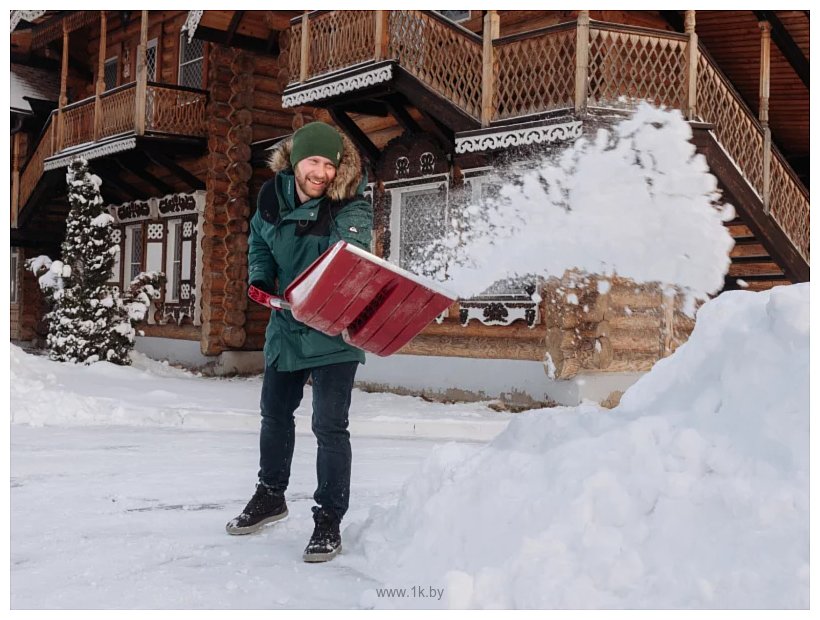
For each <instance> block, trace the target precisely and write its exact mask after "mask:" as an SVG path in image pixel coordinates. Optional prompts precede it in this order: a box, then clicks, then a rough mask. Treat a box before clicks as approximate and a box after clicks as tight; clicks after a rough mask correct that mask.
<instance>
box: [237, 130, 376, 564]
mask: <svg viewBox="0 0 820 620" xmlns="http://www.w3.org/2000/svg"><path fill="white" fill-rule="evenodd" d="M270 168H271V170H273V171H274V172H275V173H276V176H274V178H273V179H270V180H269V181H267V182H266V183H265V184H264V185H263V186H262V189H261V190H260V193H259V198H258V200H257V211H256V213H255V214H254V216H253V218H252V220H251V231H250V238H249V245H250V247H249V250H248V280H249V282H250V283H251V284H252V285H254V286H256V287H257V288H260V289H262V290H265V291H267V292H270V293H275V294H279V295H281V294H282V293H283V292H284V291H285V289H286V288H287V287H288V285H289V284H290V283H291V282H292V281H293V280H294V279H295V278H296V276H298V275H299V274H300V273H301V272H302V271H304V270H305V268H307V267H308V266H309V265H310V264H311V263H312V262H313V261H314V260H315V259H316V258H318V257H319V256H320V255H321V254H322V253H323V252H324V251H325V250H326V249H327V248H328V247H330V246H331V245H333V244H334V243H336V242H337V241H339V240H340V239H343V240H345V241H347V242H348V243H352V244H355V245H357V246H359V247H361V248H363V249H365V250H369V248H370V235H371V230H372V226H373V209H372V207H371V206H370V204H369V203H368V202H367V201H365V200H364V198H363V196H362V192H363V190H364V188H365V184H366V177H365V175H364V174H363V172H362V166H361V160H360V158H359V155H358V153H357V152H356V149H355V148H354V147H353V145H352V144H351V142H350V141H349V140H348V139H346V138H343V137H342V136H341V135H340V134H339V132H337V131H336V130H335V129H334V128H333V127H331V126H330V125H327V124H325V123H320V122H316V123H309V124H307V125H305V126H304V127H302V128H301V129H299V130H298V131H297V132H296V133H294V135H293V137H292V138H291V139H290V140H288V141H286V142H285V143H284V144H283V145H282V146H280V147H279V148H278V149H277V150H276V151H275V152H274V153H273V155H272V156H271V158H270ZM359 363H364V352H363V351H361V350H360V349H357V348H355V347H353V346H351V345H348V344H347V343H345V342H344V340H343V339H342V337H341V336H337V337H331V336H327V335H325V334H323V333H321V332H319V331H316V330H314V329H312V328H310V327H307V326H306V325H304V324H302V323H300V322H298V321H297V320H296V319H294V318H293V315H292V314H291V313H290V312H288V311H273V312H272V313H271V317H270V321H269V322H268V327H267V330H266V332H265V365H266V367H265V376H264V380H263V383H262V397H261V410H262V426H261V432H260V436H259V452H260V458H259V465H260V469H259V482H258V484H257V486H256V492H255V493H254V495H253V497H252V498H251V500H250V501H249V502H248V505H247V506H246V507H245V509H244V510H243V511H242V514H240V515H239V516H238V517H236V518H235V519H233V520H231V521H230V522H229V523H228V524H227V525H226V529H227V530H228V533H229V534H250V533H252V532H256V531H258V530H259V529H261V528H262V527H263V526H264V525H265V524H267V523H273V522H275V521H278V520H280V519H283V518H284V517H286V516H287V514H288V509H287V505H286V503H285V490H286V489H287V486H288V480H289V478H290V466H291V461H292V459H293V445H294V428H295V421H294V417H293V413H294V411H295V410H296V408H297V407H298V406H299V403H300V402H301V400H302V395H303V388H304V385H305V383H306V382H307V380H308V378H309V377H312V379H313V420H312V429H313V433H314V434H315V435H316V439H317V441H318V446H319V447H318V453H317V456H316V474H317V478H318V481H317V482H318V485H317V488H316V492H315V493H314V496H313V498H314V500H315V502H316V503H317V504H318V506H314V507H313V520H314V526H315V527H314V531H313V536H311V538H310V542H309V543H308V545H307V548H306V549H305V552H304V555H303V559H304V560H305V561H306V562H323V561H327V560H330V559H332V558H333V557H334V556H335V555H336V554H338V553H339V551H340V550H341V546H342V542H341V535H340V533H339V524H340V522H341V520H342V517H344V514H345V512H346V511H347V508H348V500H349V497H350V464H351V451H350V434H349V433H348V430H347V425H348V409H349V408H350V395H351V391H352V389H353V379H354V377H355V375H356V368H357V366H358V365H359Z"/></svg>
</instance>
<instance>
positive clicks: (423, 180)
mask: <svg viewBox="0 0 820 620" xmlns="http://www.w3.org/2000/svg"><path fill="white" fill-rule="evenodd" d="M429 190H435V191H439V192H440V191H442V190H443V191H444V203H445V211H444V220H445V223H446V222H447V219H448V217H449V211H450V204H449V203H450V175H449V174H438V175H433V176H424V177H415V178H411V179H401V180H398V181H388V182H385V184H384V191H385V193H387V194H389V195H390V220H389V224H388V231H389V232H390V253H389V258H388V260H389V261H390V262H392V263H394V264H395V265H398V266H402V257H403V250H402V246H403V244H402V230H401V228H402V227H401V216H402V209H403V208H404V205H403V204H402V197H403V196H404V195H406V194H414V193H417V192H424V191H429Z"/></svg>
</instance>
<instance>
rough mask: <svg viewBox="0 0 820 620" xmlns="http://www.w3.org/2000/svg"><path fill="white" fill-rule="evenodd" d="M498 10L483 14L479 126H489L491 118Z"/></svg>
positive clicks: (492, 112)
mask: <svg viewBox="0 0 820 620" xmlns="http://www.w3.org/2000/svg"><path fill="white" fill-rule="evenodd" d="M500 23H501V22H500V21H499V17H498V11H487V12H486V14H485V15H484V35H483V39H482V43H483V44H482V48H481V126H482V127H489V125H490V121H491V120H492V119H493V114H494V112H495V108H494V107H493V94H494V92H495V72H494V71H493V66H494V65H495V48H493V40H494V39H497V38H498V35H499V33H500V27H501V26H500Z"/></svg>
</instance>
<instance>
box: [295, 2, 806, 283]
mask: <svg viewBox="0 0 820 620" xmlns="http://www.w3.org/2000/svg"><path fill="white" fill-rule="evenodd" d="M583 13H586V12H582V14H583ZM291 23H292V26H291V37H290V49H289V52H288V61H289V70H290V76H291V81H290V83H289V84H288V87H287V88H286V89H285V92H284V93H283V98H282V99H283V105H284V106H286V107H287V106H291V105H314V106H321V107H329V108H331V110H333V106H336V105H339V104H340V102H341V103H345V102H351V101H352V102H356V101H357V100H358V101H364V102H367V99H368V98H370V99H378V98H379V97H387V96H389V95H390V93H391V92H396V91H398V92H402V89H405V90H407V92H405V93H404V94H405V95H406V96H407V97H408V99H410V100H411V102H413V103H414V105H416V106H417V107H419V104H418V103H417V102H415V101H413V99H412V97H413V96H415V95H416V93H414V92H412V91H413V90H414V88H413V87H411V88H409V89H408V88H407V86H406V80H405V81H404V83H401V82H400V80H399V78H398V77H397V75H401V76H406V75H407V74H409V75H411V76H412V77H413V78H414V79H415V80H417V85H416V87H415V90H416V91H419V90H423V91H427V92H432V93H434V94H435V95H436V96H437V97H438V98H440V100H441V101H442V102H444V103H446V104H448V105H452V106H455V107H457V108H458V109H459V110H460V111H461V113H462V115H463V117H464V118H467V119H472V123H473V127H472V128H471V129H470V130H468V131H465V130H464V128H463V126H462V127H461V128H459V127H456V126H455V125H452V124H451V125H450V127H451V128H452V129H453V130H454V131H455V151H456V153H459V152H462V153H463V152H469V151H470V150H471V148H472V146H471V141H472V144H475V143H476V142H475V141H477V140H479V139H485V140H486V139H487V137H488V136H491V135H492V133H493V131H496V132H498V131H499V130H500V128H501V127H503V128H504V129H506V130H509V129H510V127H511V126H514V125H515V124H517V123H518V124H522V123H525V122H528V121H532V120H533V119H538V118H543V117H544V116H551V115H556V116H559V115H565V116H566V115H568V116H574V117H575V118H579V119H583V118H584V117H585V116H586V115H587V114H588V113H590V112H594V111H595V110H596V109H597V110H607V111H612V110H616V111H618V110H620V111H627V110H629V109H630V108H631V107H633V106H634V105H635V104H636V102H638V101H642V100H643V101H649V102H650V103H652V104H654V105H657V106H666V107H668V108H676V109H679V110H681V111H682V113H683V114H684V116H685V117H686V118H687V119H688V120H690V121H692V122H697V123H706V124H708V125H709V126H710V127H711V131H712V133H713V134H714V137H715V140H716V141H717V143H718V144H719V146H720V148H722V149H723V150H724V151H725V153H726V155H727V156H728V157H729V160H730V161H731V162H733V164H734V166H735V167H736V169H737V171H739V173H740V175H741V176H742V179H743V181H744V182H745V183H746V184H747V185H748V187H749V189H750V190H751V194H750V195H752V196H754V197H755V199H756V203H759V204H760V205H761V208H762V210H763V213H762V216H763V217H765V218H766V220H770V221H771V222H772V223H773V224H774V225H775V226H777V227H778V228H779V229H780V230H781V231H782V233H783V234H784V235H785V238H786V239H788V242H789V243H790V244H791V245H792V246H793V247H794V249H795V250H796V252H797V254H798V255H799V259H800V261H802V262H803V267H804V268H805V269H804V270H801V272H804V273H805V274H806V277H807V274H808V265H809V258H810V255H809V251H810V249H809V196H808V192H807V190H806V188H805V187H804V186H803V184H802V183H801V182H800V180H799V179H798V177H797V175H796V174H795V173H794V172H793V170H792V169H791V168H790V167H789V165H788V163H787V162H786V159H785V158H784V157H783V156H782V155H781V154H780V152H779V151H778V150H777V148H776V147H775V146H774V145H773V144H772V143H771V139H770V137H769V134H768V132H767V130H766V129H765V128H764V126H763V124H762V123H761V122H760V120H759V119H758V118H757V117H756V116H755V114H754V113H753V112H752V111H751V110H750V109H749V107H748V106H747V105H746V104H745V103H744V101H743V99H742V98H741V96H740V95H739V94H738V93H737V91H736V90H735V89H734V87H733V86H732V84H731V82H730V81H729V80H728V79H727V78H726V76H725V75H724V74H723V72H722V71H721V70H720V68H719V67H718V65H717V63H715V62H714V60H713V59H712V58H711V56H710V55H709V53H708V52H707V50H706V49H705V48H704V47H703V46H702V45H700V44H699V43H698V40H697V36H696V35H695V33H694V29H691V31H687V33H684V34H681V33H674V32H669V31H663V30H653V29H648V28H640V27H634V26H626V25H622V24H610V23H604V22H598V21H594V20H589V18H588V17H586V18H584V17H579V19H578V20H577V21H574V22H569V23H565V24H560V25H557V26H552V27H549V28H543V29H539V30H535V31H531V32H526V33H522V34H517V35H514V36H508V37H503V38H499V37H498V36H497V26H496V31H495V33H494V32H493V27H492V24H491V22H489V21H487V20H485V30H484V36H483V37H481V36H479V35H477V34H475V33H473V32H471V31H469V30H466V29H465V28H462V27H461V26H459V25H457V24H454V23H452V22H450V21H448V20H446V19H444V18H442V17H441V16H439V15H438V14H436V13H434V12H432V11H416V10H410V11H313V12H311V13H305V14H304V15H303V16H302V17H301V18H296V19H294V20H292V22H291ZM379 88H380V89H381V90H379ZM444 103H443V104H442V105H444ZM442 120H445V122H446V119H443V118H442Z"/></svg>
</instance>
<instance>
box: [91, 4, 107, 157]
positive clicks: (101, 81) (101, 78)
mask: <svg viewBox="0 0 820 620" xmlns="http://www.w3.org/2000/svg"><path fill="white" fill-rule="evenodd" d="M107 20H108V18H107V17H106V15H105V11H100V47H99V50H98V52H97V83H96V85H95V86H96V88H95V89H94V140H95V141H96V140H97V139H98V138H99V136H100V131H101V128H102V120H103V119H102V107H101V101H100V95H102V94H103V92H104V91H105V57H106V55H107V53H106V45H105V42H106V36H107V34H108V32H107V31H108V21H107Z"/></svg>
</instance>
